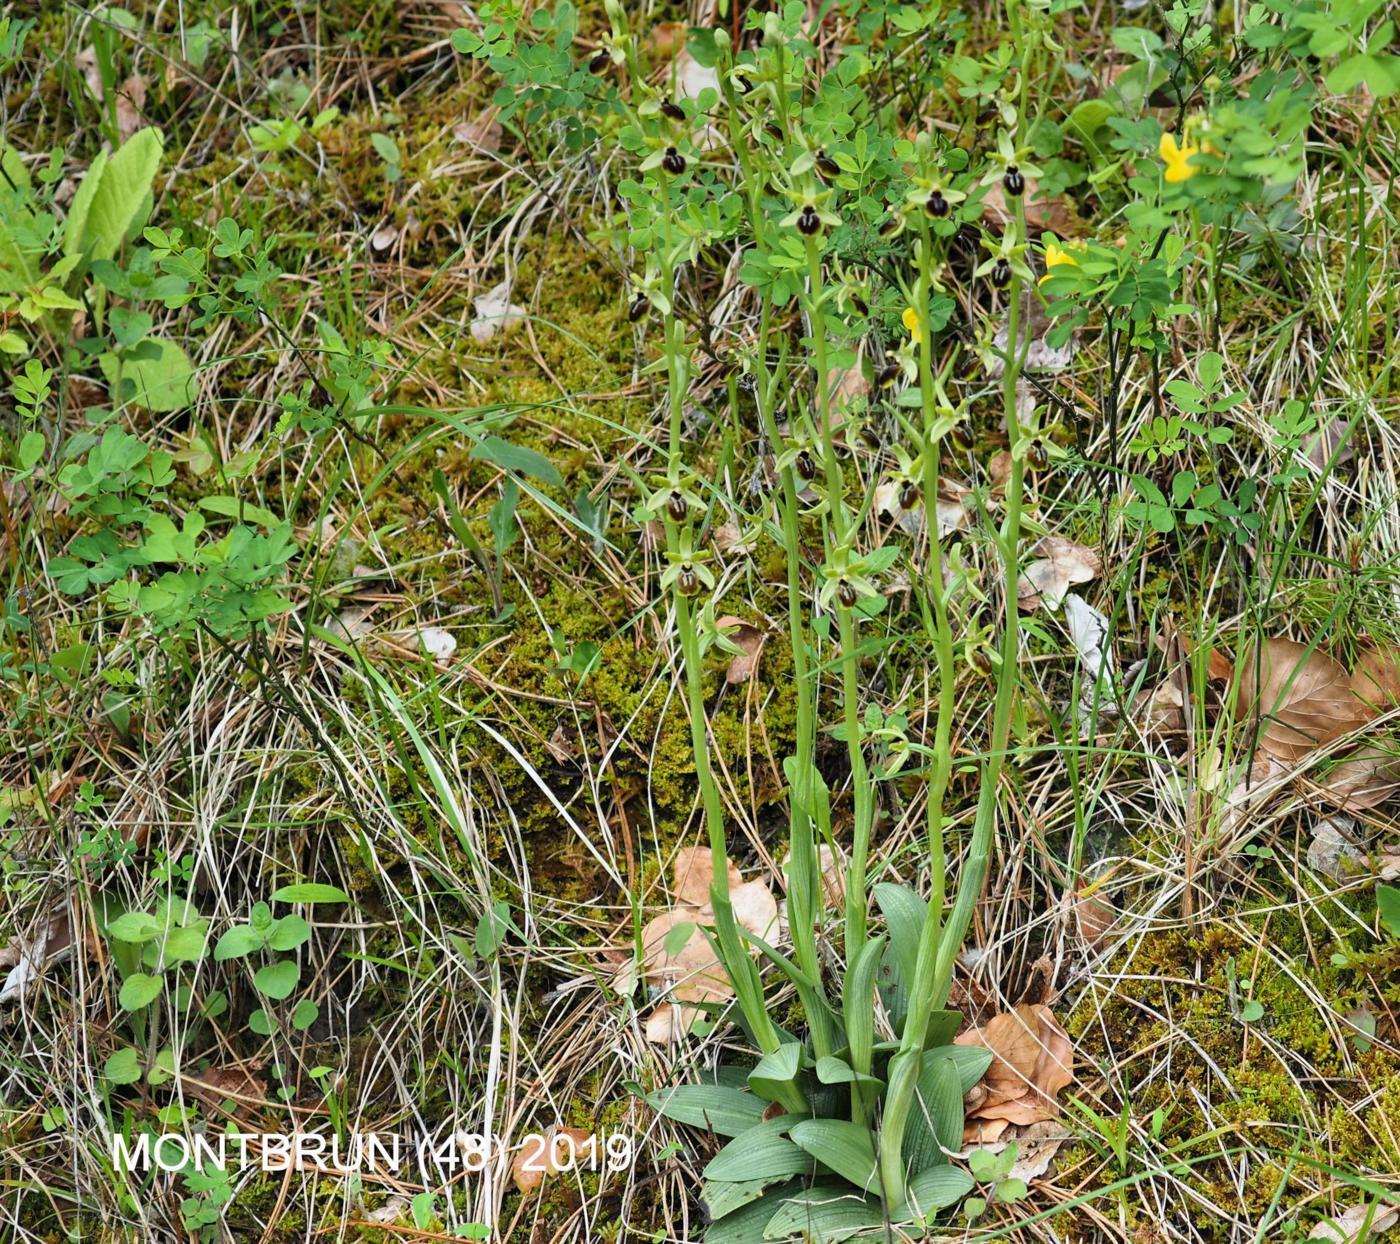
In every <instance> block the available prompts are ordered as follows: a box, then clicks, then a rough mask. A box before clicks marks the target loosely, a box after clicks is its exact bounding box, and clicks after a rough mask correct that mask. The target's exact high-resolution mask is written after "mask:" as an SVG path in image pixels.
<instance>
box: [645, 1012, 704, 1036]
mask: <svg viewBox="0 0 1400 1244" xmlns="http://www.w3.org/2000/svg"><path fill="white" fill-rule="evenodd" d="M704 1015H705V1012H704V1011H702V1010H701V1009H700V1008H699V1007H698V1006H676V1005H672V1004H669V1003H662V1004H661V1005H660V1006H658V1007H657V1008H656V1010H654V1011H653V1012H652V1013H651V1014H650V1015H648V1016H647V1022H646V1039H647V1040H648V1041H649V1042H650V1043H651V1044H652V1045H674V1044H675V1043H676V1042H677V1041H679V1040H681V1038H682V1037H684V1036H685V1035H686V1033H688V1032H689V1031H690V1029H691V1027H692V1026H693V1025H694V1023H695V1021H696V1020H698V1019H703V1018H704Z"/></svg>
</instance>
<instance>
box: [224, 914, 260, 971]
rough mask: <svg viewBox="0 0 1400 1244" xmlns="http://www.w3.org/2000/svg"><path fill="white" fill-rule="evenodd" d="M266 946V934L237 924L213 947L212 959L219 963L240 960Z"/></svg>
mask: <svg viewBox="0 0 1400 1244" xmlns="http://www.w3.org/2000/svg"><path fill="white" fill-rule="evenodd" d="M266 945H267V933H266V932H265V931H264V930H261V929H255V928H253V927H252V925H248V924H237V925H234V927H233V928H231V929H229V930H228V932H227V933H225V934H224V935H223V937H221V938H219V940H218V942H217V943H216V945H215V946H214V958H215V959H217V960H218V961H219V962H221V963H222V962H223V961H224V960H225V959H241V958H242V957H243V956H244V955H248V954H252V952H253V951H255V950H261V949H262V948H263V947H264V946H266Z"/></svg>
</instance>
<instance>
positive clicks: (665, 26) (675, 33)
mask: <svg viewBox="0 0 1400 1244" xmlns="http://www.w3.org/2000/svg"><path fill="white" fill-rule="evenodd" d="M685 37H686V25H685V23H684V22H657V23H656V25H655V26H653V27H652V28H651V33H650V34H649V35H647V44H648V45H649V47H650V49H651V54H652V55H653V56H655V57H656V58H657V59H659V60H670V59H671V57H673V56H675V55H676V53H678V52H679V51H680V50H681V49H682V48H683V47H685Z"/></svg>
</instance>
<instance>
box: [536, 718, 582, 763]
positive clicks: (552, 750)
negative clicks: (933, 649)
mask: <svg viewBox="0 0 1400 1244" xmlns="http://www.w3.org/2000/svg"><path fill="white" fill-rule="evenodd" d="M544 749H545V751H547V752H548V753H549V754H550V755H551V756H552V757H554V759H555V760H556V761H558V763H559V764H561V765H566V764H568V763H569V762H570V761H572V760H574V759H576V758H577V756H578V748H577V747H576V746H574V741H573V739H572V738H570V737H569V732H568V731H567V730H565V729H564V723H563V722H562V721H561V722H560V723H559V724H558V725H557V726H555V727H554V733H553V734H551V735H550V736H549V738H548V739H546V740H545V745H544Z"/></svg>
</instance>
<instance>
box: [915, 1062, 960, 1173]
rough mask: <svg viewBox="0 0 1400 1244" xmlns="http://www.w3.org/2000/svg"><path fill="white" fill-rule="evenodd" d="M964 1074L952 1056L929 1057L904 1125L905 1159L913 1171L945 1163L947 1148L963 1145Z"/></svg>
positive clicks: (956, 1147)
mask: <svg viewBox="0 0 1400 1244" xmlns="http://www.w3.org/2000/svg"><path fill="white" fill-rule="evenodd" d="M962 1133H963V1088H962V1077H961V1076H960V1075H959V1073H958V1069H957V1066H956V1065H955V1064H954V1062H953V1060H952V1059H951V1058H934V1059H925V1061H924V1066H923V1073H922V1074H921V1075H920V1076H919V1082H918V1084H917V1086H916V1087H915V1091H914V1105H913V1107H912V1109H911V1110H910V1111H909V1118H908V1121H907V1122H906V1123H905V1125H904V1149H903V1152H904V1161H905V1163H906V1164H907V1165H908V1167H909V1169H910V1170H912V1171H924V1170H927V1169H929V1168H930V1167H934V1166H940V1165H943V1164H945V1163H946V1162H947V1161H948V1159H947V1157H946V1156H945V1154H944V1150H945V1149H959V1148H961V1147H962Z"/></svg>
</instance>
